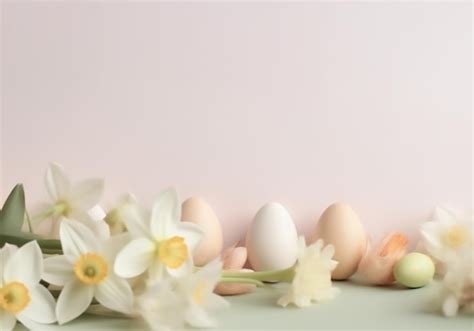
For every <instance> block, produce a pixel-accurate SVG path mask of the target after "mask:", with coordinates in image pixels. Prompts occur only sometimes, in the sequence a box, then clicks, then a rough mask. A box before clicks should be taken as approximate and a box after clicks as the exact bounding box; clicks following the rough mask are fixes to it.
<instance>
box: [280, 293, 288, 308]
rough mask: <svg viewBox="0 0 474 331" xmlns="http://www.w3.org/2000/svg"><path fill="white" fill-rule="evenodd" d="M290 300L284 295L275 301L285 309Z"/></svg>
mask: <svg viewBox="0 0 474 331" xmlns="http://www.w3.org/2000/svg"><path fill="white" fill-rule="evenodd" d="M290 302H291V301H290V298H289V296H288V294H285V295H283V296H281V297H280V298H279V299H278V301H277V304H278V305H280V306H282V307H286V306H288V304H289V303H290Z"/></svg>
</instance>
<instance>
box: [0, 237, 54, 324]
mask: <svg viewBox="0 0 474 331" xmlns="http://www.w3.org/2000/svg"><path fill="white" fill-rule="evenodd" d="M42 274H43V256H42V255H41V250H40V248H39V246H38V244H37V242H36V241H32V242H29V243H27V244H25V245H24V246H22V247H21V248H17V247H16V246H13V245H9V244H5V245H4V246H3V248H1V249H0V330H2V331H9V330H12V329H13V328H14V327H15V324H16V321H17V320H18V321H20V322H21V323H23V325H24V326H26V327H27V328H29V329H33V328H37V327H38V323H40V324H50V323H54V322H56V316H55V315H54V306H55V302H54V298H53V296H52V295H51V293H50V292H49V291H48V290H47V289H46V288H45V287H44V286H42V285H40V284H39V281H40V279H41V277H42Z"/></svg>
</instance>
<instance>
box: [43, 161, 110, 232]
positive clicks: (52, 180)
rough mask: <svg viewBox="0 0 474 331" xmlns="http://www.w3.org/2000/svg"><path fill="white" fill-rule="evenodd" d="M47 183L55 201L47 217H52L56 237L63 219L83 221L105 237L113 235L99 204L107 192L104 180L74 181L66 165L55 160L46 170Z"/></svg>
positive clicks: (47, 187) (48, 190) (52, 199)
mask: <svg viewBox="0 0 474 331" xmlns="http://www.w3.org/2000/svg"><path fill="white" fill-rule="evenodd" d="M45 185H46V190H47V192H48V194H49V196H50V198H51V203H52V204H51V205H49V206H48V207H49V208H48V213H47V214H46V216H49V217H50V218H51V219H52V222H53V223H52V229H51V234H52V235H53V236H57V233H56V232H57V230H58V223H59V222H60V221H61V220H62V219H63V218H68V219H74V220H77V221H81V222H83V223H84V224H85V225H87V226H88V227H89V228H91V230H92V231H93V232H94V233H97V234H99V235H100V237H101V238H106V237H108V236H109V235H110V230H109V227H108V226H107V224H106V223H105V222H104V221H103V218H104V217H105V213H104V212H103V210H102V209H101V208H100V207H99V205H98V204H99V201H100V198H101V196H102V193H103V191H104V181H103V180H102V179H86V180H83V181H81V182H78V183H76V184H71V182H70V180H69V178H68V177H67V176H66V174H65V172H64V169H63V167H62V166H60V165H59V164H56V163H51V164H50V165H49V167H48V170H47V171H46V176H45Z"/></svg>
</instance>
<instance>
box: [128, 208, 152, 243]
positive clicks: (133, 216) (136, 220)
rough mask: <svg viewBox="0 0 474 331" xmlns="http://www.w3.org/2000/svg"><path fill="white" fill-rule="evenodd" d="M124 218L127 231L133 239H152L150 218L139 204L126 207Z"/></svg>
mask: <svg viewBox="0 0 474 331" xmlns="http://www.w3.org/2000/svg"><path fill="white" fill-rule="evenodd" d="M122 217H123V221H124V223H125V225H126V226H127V230H128V232H129V233H130V235H131V236H132V237H133V238H141V237H145V238H152V235H151V233H150V216H149V215H148V213H147V212H145V210H143V209H142V208H141V207H140V206H138V205H137V204H130V205H127V206H124V207H123V209H122Z"/></svg>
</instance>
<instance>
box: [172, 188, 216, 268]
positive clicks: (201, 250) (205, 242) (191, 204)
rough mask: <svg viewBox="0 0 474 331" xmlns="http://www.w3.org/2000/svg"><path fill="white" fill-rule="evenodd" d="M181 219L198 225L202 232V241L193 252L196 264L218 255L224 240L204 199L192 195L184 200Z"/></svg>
mask: <svg viewBox="0 0 474 331" xmlns="http://www.w3.org/2000/svg"><path fill="white" fill-rule="evenodd" d="M181 220H182V221H184V222H190V223H194V224H196V225H198V226H199V227H200V228H201V230H202V231H203V232H204V236H203V238H202V241H201V243H200V244H199V246H198V248H197V249H196V250H195V251H194V254H193V259H194V264H195V265H196V266H204V265H206V264H207V263H209V262H211V261H212V260H214V259H215V258H216V257H218V256H219V255H220V253H221V251H222V246H223V241H224V240H223V235H222V227H221V224H220V223H219V219H218V218H217V216H216V214H215V213H214V211H213V210H212V208H211V206H209V204H208V203H207V202H206V201H205V200H204V199H202V198H199V197H192V198H189V199H187V200H186V201H184V202H183V205H182V209H181Z"/></svg>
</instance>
